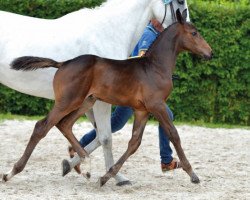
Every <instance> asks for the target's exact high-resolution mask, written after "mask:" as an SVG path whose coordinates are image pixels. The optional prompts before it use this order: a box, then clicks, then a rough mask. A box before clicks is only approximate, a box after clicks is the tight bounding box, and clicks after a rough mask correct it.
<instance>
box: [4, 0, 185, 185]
mask: <svg viewBox="0 0 250 200" xmlns="http://www.w3.org/2000/svg"><path fill="white" fill-rule="evenodd" d="M173 5H174V9H175V10H176V9H177V8H180V10H181V12H182V11H183V10H184V9H185V8H187V2H186V1H185V3H184V5H180V4H179V3H178V2H177V0H173ZM164 13H165V6H164V4H163V1H162V0H108V1H107V2H106V3H104V4H103V5H101V6H100V7H97V8H95V9H86V8H84V9H81V10H79V11H76V12H72V13H70V14H67V15H65V16H63V17H61V18H58V19H54V20H47V19H38V18H33V17H27V16H22V15H18V14H13V13H9V12H3V11H0V19H1V20H0V83H2V84H4V85H6V86H8V87H10V88H12V89H15V90H17V91H20V92H22V93H25V94H29V95H33V96H38V97H44V98H47V99H54V92H53V86H52V81H53V77H54V74H55V72H56V69H54V68H48V69H42V70H37V71H29V72H23V71H14V70H11V69H10V66H9V64H10V62H11V61H12V60H13V59H14V58H17V57H20V56H40V57H49V58H52V59H54V60H57V61H64V60H68V59H71V58H74V57H76V56H79V55H82V54H95V55H98V56H101V57H107V58H112V59H126V58H127V57H128V56H129V55H130V53H131V52H132V50H133V48H134V47H135V45H136V42H137V41H138V40H139V38H140V36H141V35H142V33H143V30H144V28H145V27H146V25H147V23H148V22H149V20H150V19H151V18H153V17H154V18H156V19H158V20H159V21H162V20H163V17H164ZM171 23H172V17H171V10H170V6H169V5H168V6H167V13H166V19H165V21H164V24H163V25H164V27H167V26H168V25H170V24H171ZM93 112H94V113H92V112H89V113H88V116H89V118H90V119H91V121H92V123H94V121H95V122H96V126H97V132H98V134H97V138H96V139H95V140H94V141H93V142H92V143H91V144H89V145H88V146H87V147H85V150H86V151H87V152H88V153H89V154H90V153H91V152H92V151H94V150H95V149H96V148H97V147H99V146H100V145H102V146H103V151H104V157H105V165H106V169H107V170H108V169H109V168H110V167H111V166H112V165H113V164H114V161H113V155H112V150H111V149H112V147H111V145H112V138H111V125H110V116H111V105H109V104H106V103H103V102H100V101H99V102H96V103H95V105H94V108H93ZM69 162H70V167H71V168H73V167H74V165H76V164H77V163H80V158H79V157H77V156H76V157H75V158H73V159H72V160H71V161H69ZM11 177H12V175H11V173H9V174H8V178H11ZM115 179H116V182H117V183H118V184H120V183H123V182H128V179H127V178H126V177H124V176H122V175H121V174H117V175H116V176H115Z"/></svg>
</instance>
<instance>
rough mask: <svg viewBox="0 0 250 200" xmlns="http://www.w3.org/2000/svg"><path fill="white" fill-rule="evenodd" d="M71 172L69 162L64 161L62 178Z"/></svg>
mask: <svg viewBox="0 0 250 200" xmlns="http://www.w3.org/2000/svg"><path fill="white" fill-rule="evenodd" d="M70 171H71V169H70V164H69V161H68V160H66V159H64V160H63V161H62V176H65V175H66V174H68V173H69V172H70Z"/></svg>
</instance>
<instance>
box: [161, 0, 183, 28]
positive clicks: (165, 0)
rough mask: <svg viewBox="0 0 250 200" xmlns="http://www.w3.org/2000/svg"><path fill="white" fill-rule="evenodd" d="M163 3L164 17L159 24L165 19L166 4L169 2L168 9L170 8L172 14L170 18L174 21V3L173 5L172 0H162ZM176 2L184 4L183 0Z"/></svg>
mask: <svg viewBox="0 0 250 200" xmlns="http://www.w3.org/2000/svg"><path fill="white" fill-rule="evenodd" d="M162 1H163V3H164V5H165V13H164V17H163V20H162V22H161V25H162V24H163V22H164V21H165V19H166V14H167V5H168V4H170V9H171V15H172V20H173V22H176V15H175V10H174V5H173V0H162ZM177 2H178V3H179V4H181V5H183V4H184V2H185V0H177Z"/></svg>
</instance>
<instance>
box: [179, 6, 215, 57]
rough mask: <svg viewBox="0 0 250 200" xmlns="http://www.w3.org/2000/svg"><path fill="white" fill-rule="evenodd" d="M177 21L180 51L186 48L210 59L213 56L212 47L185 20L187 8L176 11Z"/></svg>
mask: <svg viewBox="0 0 250 200" xmlns="http://www.w3.org/2000/svg"><path fill="white" fill-rule="evenodd" d="M176 16H177V20H178V22H179V23H180V24H181V25H180V26H179V28H180V29H181V30H180V31H179V34H180V35H179V48H180V51H183V50H186V51H190V52H192V53H194V54H197V55H200V56H202V57H204V58H205V59H211V58H212V56H213V53H212V49H211V47H210V46H209V45H208V43H207V42H206V41H205V40H204V39H203V37H202V36H201V35H200V33H199V32H198V31H197V29H196V28H195V26H194V25H192V24H191V23H188V22H186V18H187V10H184V11H183V13H182V14H181V13H180V11H179V10H177V11H176Z"/></svg>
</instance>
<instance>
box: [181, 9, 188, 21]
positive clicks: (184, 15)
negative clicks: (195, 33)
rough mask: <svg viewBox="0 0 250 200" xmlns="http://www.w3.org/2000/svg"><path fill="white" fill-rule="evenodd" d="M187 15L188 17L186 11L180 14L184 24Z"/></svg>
mask: <svg viewBox="0 0 250 200" xmlns="http://www.w3.org/2000/svg"><path fill="white" fill-rule="evenodd" d="M187 15H188V11H187V9H185V10H183V12H182V19H183V20H184V22H186V21H187Z"/></svg>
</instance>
